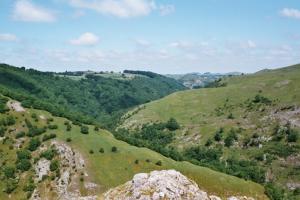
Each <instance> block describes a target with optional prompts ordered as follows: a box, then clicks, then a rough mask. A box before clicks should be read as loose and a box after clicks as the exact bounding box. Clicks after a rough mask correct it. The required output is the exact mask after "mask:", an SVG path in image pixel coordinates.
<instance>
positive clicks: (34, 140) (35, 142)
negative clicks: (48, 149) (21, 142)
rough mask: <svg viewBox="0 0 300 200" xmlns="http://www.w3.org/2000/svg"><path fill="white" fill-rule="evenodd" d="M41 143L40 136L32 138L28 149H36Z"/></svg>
mask: <svg viewBox="0 0 300 200" xmlns="http://www.w3.org/2000/svg"><path fill="white" fill-rule="evenodd" d="M40 145H41V141H40V139H39V138H32V139H31V140H30V141H29V144H28V147H27V148H28V149H29V150H30V151H35V150H36V149H37V148H38V147H39V146H40Z"/></svg>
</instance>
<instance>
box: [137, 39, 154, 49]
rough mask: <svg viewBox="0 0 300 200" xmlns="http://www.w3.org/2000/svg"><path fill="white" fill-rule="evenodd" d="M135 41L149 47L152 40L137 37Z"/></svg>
mask: <svg viewBox="0 0 300 200" xmlns="http://www.w3.org/2000/svg"><path fill="white" fill-rule="evenodd" d="M135 43H136V44H137V45H138V46H140V47H149V46H151V42H149V41H148V40H144V39H136V40H135Z"/></svg>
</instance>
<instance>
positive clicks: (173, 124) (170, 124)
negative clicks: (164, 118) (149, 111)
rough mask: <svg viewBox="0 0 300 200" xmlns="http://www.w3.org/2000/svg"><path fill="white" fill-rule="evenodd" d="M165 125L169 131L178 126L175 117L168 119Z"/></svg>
mask: <svg viewBox="0 0 300 200" xmlns="http://www.w3.org/2000/svg"><path fill="white" fill-rule="evenodd" d="M166 127H167V129H169V130H170V131H175V130H177V129H179V128H180V125H179V124H178V122H177V121H176V119H174V118H170V119H169V121H168V122H167V124H166Z"/></svg>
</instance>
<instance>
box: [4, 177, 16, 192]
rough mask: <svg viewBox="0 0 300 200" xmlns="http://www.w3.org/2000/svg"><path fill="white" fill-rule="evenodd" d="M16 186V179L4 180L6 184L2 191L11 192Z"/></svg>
mask: <svg viewBox="0 0 300 200" xmlns="http://www.w3.org/2000/svg"><path fill="white" fill-rule="evenodd" d="M17 187H18V181H17V180H13V179H9V180H7V181H6V185H5V189H4V191H5V192H6V193H7V194H10V193H12V192H13V191H14V190H15V189H16V188H17Z"/></svg>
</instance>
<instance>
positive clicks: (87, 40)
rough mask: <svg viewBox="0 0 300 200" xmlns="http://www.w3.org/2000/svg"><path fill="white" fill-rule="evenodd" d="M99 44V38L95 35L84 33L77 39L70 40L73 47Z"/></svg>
mask: <svg viewBox="0 0 300 200" xmlns="http://www.w3.org/2000/svg"><path fill="white" fill-rule="evenodd" d="M98 42H99V37H98V36H96V35H95V34H93V33H89V32H87V33H84V34H82V35H81V36H79V37H78V38H76V39H73V40H70V44H73V45H87V46H89V45H95V44H97V43H98Z"/></svg>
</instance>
